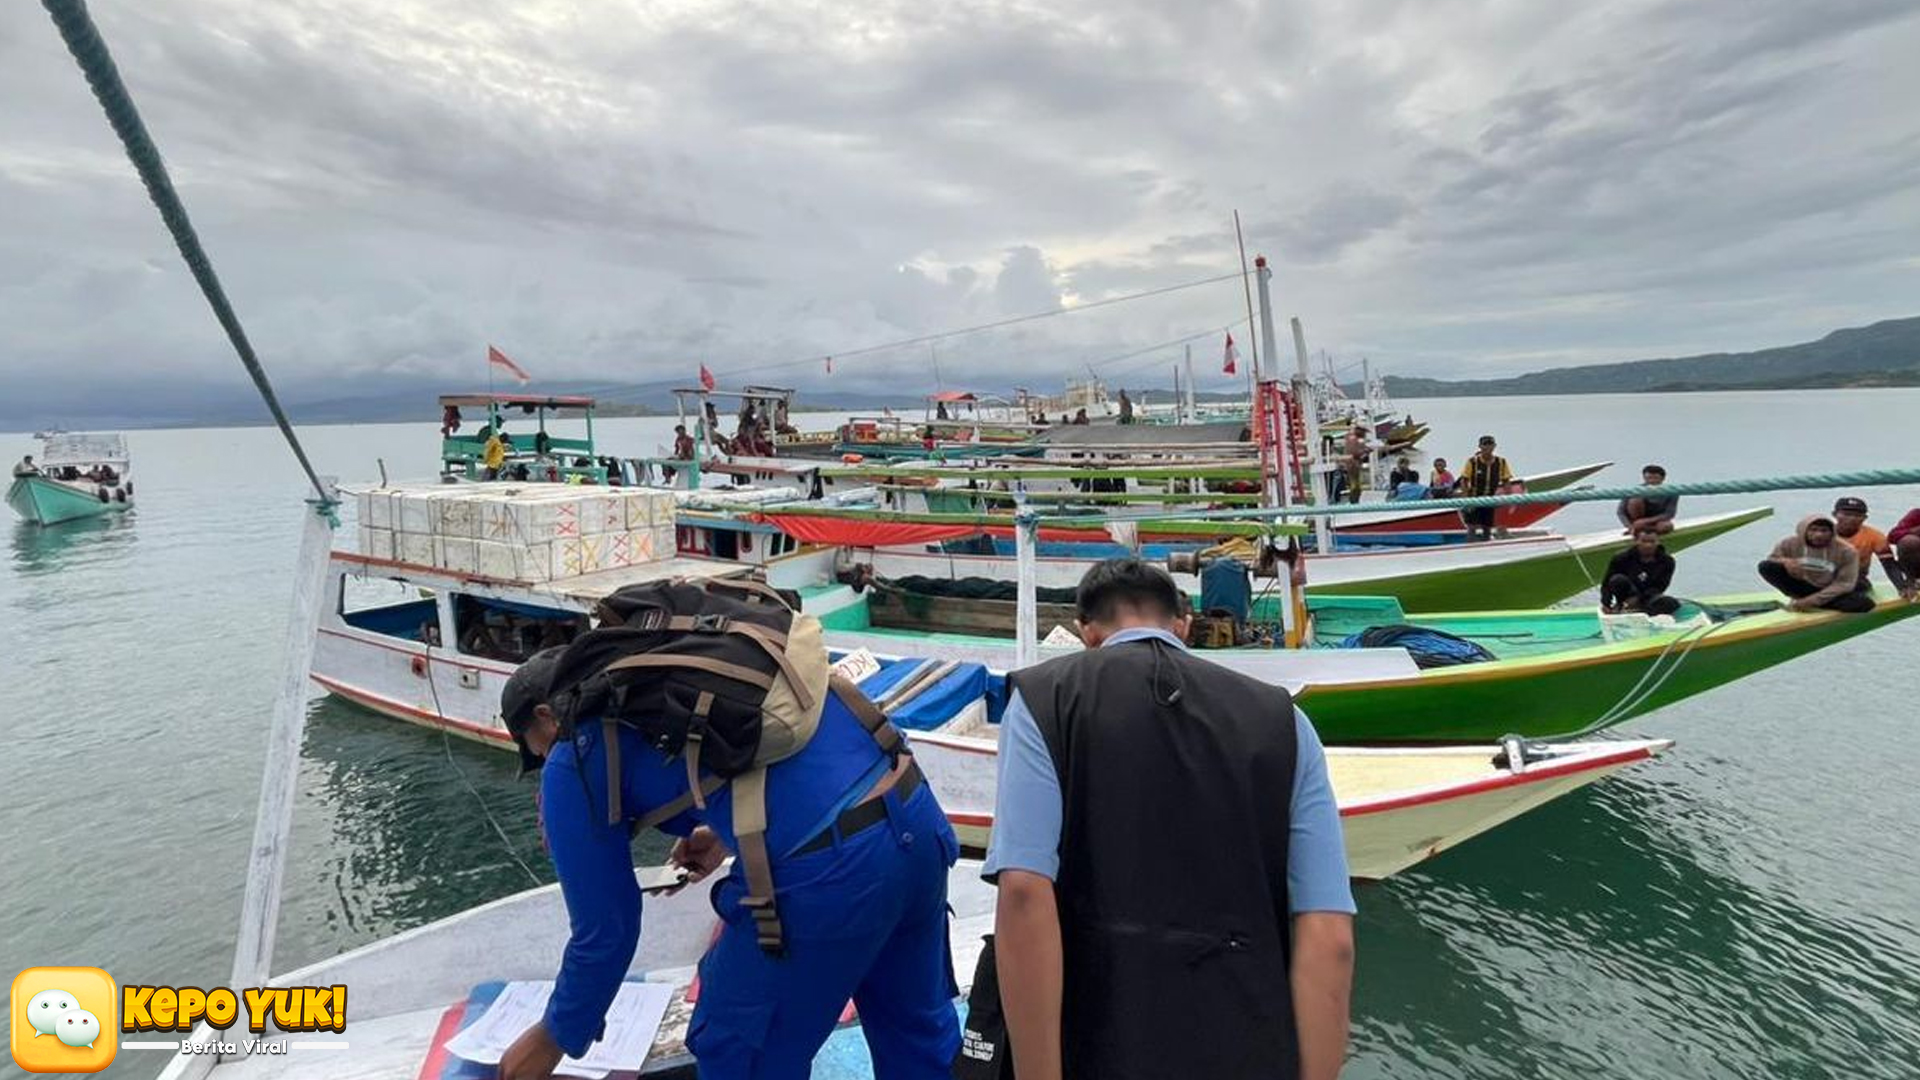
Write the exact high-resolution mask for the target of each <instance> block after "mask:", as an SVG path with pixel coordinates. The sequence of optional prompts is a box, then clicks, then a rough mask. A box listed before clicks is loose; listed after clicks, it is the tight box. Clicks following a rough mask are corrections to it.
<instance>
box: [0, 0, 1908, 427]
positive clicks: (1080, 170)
mask: <svg viewBox="0 0 1920 1080" xmlns="http://www.w3.org/2000/svg"><path fill="white" fill-rule="evenodd" d="M94 8H95V14H96V18H97V19H98V20H99V21H100V23H101V25H102V28H103V30H104V31H105V33H106V35H107V37H108V39H109V41H110V42H111V43H112V44H113V46H114V48H115V50H116V54H117V56H118V58H119V61H120V65H121V68H122V70H123V72H124V73H125V75H126V77H127V79H128V81H129V83H130V84H131V86H132V88H133V90H134V91H135V93H136V95H137V96H138V98H139V100H140V103H141V105H142V108H143V111H144V112H145V114H146V118H147V121H148V123H149V126H150V127H151V128H152V130H153V131H154V133H155V135H156V137H157V138H158V139H159V141H160V143H161V145H162V147H163V149H164V150H165V152H166V154H167V157H168V160H169V163H170V166H171V167H172V169H173V170H174V174H175V179H176V182H177V183H178V185H179V187H180V189H181V191H182V193H183V194H184V195H185V197H186V198H187V200H188V203H189V205H190V207H191V209H192V211H193V213H194V215H195V220H196V222H197V223H198V224H199V226H200V228H201V230H202V232H203V233H204V234H205V236H206V239H207V242H208V244H209V246H210V248H211V249H212V251H213V254H214V257H215V259H216V260H217V262H218V264H219V265H220V267H221V269H222V273H223V275H224V276H225V278H226V279H227V284H228V287H229V291H230V292H231V293H232V294H233V295H234V297H235V299H236V302H237V303H238V304H239V306H240V308H241V310H242V312H243V315H244V317H245V318H246V319H247V321H248V323H249V326H250V328H251V329H252V331H253V334H254V337H255V339H256V341H257V342H259V343H260V344H261V346H262V348H263V350H264V351H265V352H266V353H267V355H268V356H269V358H270V361H271V362H272V363H273V364H274V366H275V369H276V371H277V372H278V373H279V374H280V376H281V378H282V379H283V380H289V381H300V380H309V381H311V380H319V379H323V378H330V377H333V376H336V375H339V374H350V375H353V374H357V375H372V374H377V373H383V372H384V373H390V374H394V375H409V376H421V377H427V378H436V377H443V378H447V379H449V380H454V379H459V378H463V377H464V378H470V377H472V376H473V375H474V374H476V373H477V371H478V368H477V361H478V359H479V357H480V353H481V350H482V349H483V348H484V345H485V344H486V343H487V342H488V341H495V342H498V343H500V344H501V345H502V346H503V347H506V348H508V349H509V351H510V352H513V353H514V354H515V355H516V356H517V357H519V358H520V359H521V360H522V361H523V362H524V363H526V364H527V365H528V366H529V367H531V368H532V369H534V371H535V374H536V375H541V376H551V377H567V378H584V379H602V380H604V381H608V382H612V381H616V380H636V381H638V380H655V379H682V378H685V377H687V376H688V374H689V373H690V372H691V371H692V369H693V367H694V365H695V364H697V363H699V362H702V361H704V362H706V363H708V364H709V365H710V366H712V367H713V368H715V369H716V370H719V371H722V372H736V373H741V374H745V373H747V372H749V371H751V370H752V369H753V368H754V367H755V365H757V364H765V363H770V362H773V361H776V360H786V359H791V358H796V357H806V356H812V355H817V354H823V353H831V352H837V351H849V350H852V349H856V348H860V347H863V346H866V345H870V344H873V343H876V342H884V341H888V340H892V339H896V338H903V337H909V336H913V335H917V334H921V333H925V332H927V331H930V330H937V329H941V328H944V327H952V326H960V325H969V324H973V323H981V322H989V321H993V320H995V319H999V318H1003V317H1005V316H1007V315H1012V314H1021V313H1024V312H1026V311H1034V310H1044V309H1046V308H1049V307H1053V306H1056V305H1059V304H1063V303H1064V304H1068V305H1072V304H1076V303H1084V302H1086V301H1089V300H1096V299H1100V298H1102V297H1106V296H1112V295H1116V294H1120V293H1125V292H1131V291H1137V290H1142V289H1150V288H1154V287H1157V286H1161V285H1166V284H1170V283H1174V282H1179V281H1183V280H1192V279H1195V278H1199V277H1205V276H1211V275H1214V274H1220V273H1225V272H1228V271H1230V270H1232V269H1234V268H1235V267H1237V265H1238V254H1237V251H1236V249H1235V245H1234V238H1233V233H1232V226H1231V215H1232V212H1233V211H1234V210H1236V209H1237V210H1239V211H1240V212H1241V215H1242V218H1243V220H1244V221H1245V222H1246V224H1247V227H1248V244H1249V248H1250V254H1251V253H1254V252H1264V253H1266V254H1267V255H1268V256H1269V257H1270V258H1271V259H1272V260H1273V263H1274V266H1275V268H1276V280H1275V295H1276V298H1277V299H1278V302H1279V303H1280V304H1281V305H1282V307H1283V309H1284V310H1283V312H1282V314H1283V316H1284V315H1285V314H1292V313H1298V314H1300V315H1302V316H1303V317H1304V318H1305V320H1306V323H1307V326H1308V333H1309V338H1310V341H1311V343H1312V344H1313V346H1314V347H1316V348H1321V347H1324V348H1328V349H1331V350H1333V351H1335V352H1336V353H1341V354H1356V353H1360V352H1365V353H1367V354H1369V355H1371V356H1372V357H1373V358H1374V359H1375V361H1376V362H1377V363H1379V364H1380V365H1382V366H1384V367H1386V368H1387V369H1389V370H1393V371H1398V372H1404V373H1409V374H1411V373H1423V374H1425V373H1431V374H1443V375H1446V374H1453V375H1473V374H1482V373H1490V372H1503V371H1515V370H1522V369H1526V368H1537V367H1540V366H1544V365H1548V364H1555V363H1571V362H1579V361H1584V360H1598V359H1619V358H1628V357H1634V356H1640V355H1660V354H1672V353H1682V352H1694V351H1708V350H1716V349H1738V348H1744V347H1751V346H1759V345H1767V344H1774V343H1779V342H1784V341H1791V340H1799V339H1802V338H1805V337H1809V336H1814V335H1817V334H1819V333H1821V332H1823V331H1825V330H1826V329H1829V328H1831V327H1832V326H1834V325H1839V324H1844V323H1857V322H1864V321H1869V320H1871V319H1874V318H1880V317H1887V316H1893V315H1903V314H1912V313H1913V311H1912V307H1913V301H1912V297H1913V296H1915V295H1920V289H1916V287H1915V286H1916V284H1920V281H1916V277H1917V276H1920V263H1917V262H1916V260H1915V258H1914V257H1913V256H1912V254H1911V243H1910V238H1911V236H1912V235H1913V234H1914V231H1915V229H1916V227H1920V196H1917V195H1916V194H1915V192H1916V191H1920V183H1916V181H1920V130H1917V129H1920V124H1916V122H1915V121H1914V119H1913V118H1912V115H1911V114H1912V109H1911V103H1912V102H1913V101H1915V100H1920V73H1917V72H1916V69H1915V65H1913V64H1911V63H1910V62H1909V60H1908V58H1909V57H1910V56H1911V55H1913V53H1914V51H1915V49H1916V48H1920V17H1917V16H1916V9H1915V8H1914V6H1913V5H1912V4H1911V3H1908V2H1905V0H1901V2H1879V0H1874V2H1868V0H1838V2H1833V3H1821V4H1807V3H1801V2H1799V0H1759V2H1738V3H1736V2H1732V0H1667V2H1655V3H1642V4H1634V5H1631V6H1624V5H1616V6H1606V5H1601V6H1592V5H1588V6H1584V7H1577V8H1564V7H1561V6H1559V5H1486V4H1481V3H1470V2H1466V0H1420V2H1415V0H1364V2H1356V3H1350V4H1342V5H1323V4H1309V3H1305V2H1268V3H1239V4H1218V5H1203V6H1201V7H1200V8H1198V9H1196V8H1195V7H1194V6H1193V5H1167V4H1161V3H1150V2H1147V0H1106V2H1103V3H1100V4H1087V3H1078V2H1076V3H1071V4H1068V3H1061V4H1051V5H1046V6H1034V5H1030V4H1017V3H983V4H968V5H926V4H906V3H898V4H884V3H882V4H863V5H860V6H858V7H857V8H847V7H845V6H842V5H826V4H816V3H777V4H776V3H759V4H754V3H748V4H738V3H736V4H729V5H713V4H708V3H695V2H690V0H674V2H647V3H641V2H637V0H636V2H631V3H607V4H599V5H592V6H587V7H582V6H580V5H573V4H563V3H558V2H554V3H534V2H526V3H511V2H506V0H466V2H461V3H455V2H453V0H422V2H416V3H402V4H391V3H375V2H373V0H333V2H328V3H320V2H318V0H284V2H277V3H273V4H258V3H245V2H242V0H153V2H148V3H132V2H108V0H100V2H97V3H96V4H95V5H94ZM0 100H4V101H5V102H7V103H8V107H7V108H6V109H4V110H0V310H4V311H6V312H7V313H8V320H7V323H6V329H5V330H4V331H0V377H4V378H5V379H6V381H7V383H8V385H9V386H10V387H12V386H16V385H17V386H25V387H27V388H28V389H29V391H31V389H32V388H33V387H34V386H36V385H48V386H51V385H54V384H56V383H60V382H62V381H64V380H71V379H74V378H76V377H77V376H76V373H77V372H82V371H84V372H87V373H89V374H90V375H94V374H96V373H107V374H110V375H113V376H116V377H122V378H125V379H128V380H137V379H142V378H150V377H155V376H156V375H163V376H166V377H179V378H183V379H187V378H216V377H230V370H229V369H230V364H231V361H230V360H229V359H227V358H226V356H225V354H224V351H223V345H222V342H221V340H220V338H219V336H218V334H217V332H216V330H215V328H214V327H213V325H212V323H211V320H210V319H209V318H208V317H207V315H206V313H205V311H204V309H203V307H202V305H201V304H200V302H199V300H198V299H197V296H196V295H195V293H194V291H193V289H192V287H191V283H190V281H189V280H188V279H187V277H186V275H185V274H184V273H183V272H182V271H181V269H180V268H179V265H178V259H177V257H176V256H175V255H174V254H173V252H172V251H171V248H170V245H169V244H168V242H167V240H166V238H165V236H164V233H163V232H162V231H161V230H160V228H159V226H158V224H157V223H156V222H155V220H154V216H153V214H152V211H151V208H150V207H148V206H147V205H146V204H145V201H144V198H143V197H142V195H141V193H140V191H139V189H138V186H137V184H135V183H134V181H133V180H132V178H131V176H130V175H129V173H128V170H127V169H126V166H125V164H124V162H122V161H121V160H120V158H119V154H118V148H117V146H116V145H115V144H114V143H113V142H112V140H111V137H110V135H109V134H108V132H107V130H106V128H105V125H104V123H103V121H102V120H101V118H100V116H99V111H98V108H97V106H95V105H94V103H93V102H92V101H91V99H90V97H89V96H88V95H87V93H86V90H85V88H84V86H83V84H82V83H81V81H80V79H79V77H78V75H77V73H76V72H75V71H74V70H73V68H72V63H71V61H70V60H69V59H68V58H67V56H66V55H65V52H64V50H63V49H62V48H61V46H60V44H59V42H58V40H57V37H56V36H55V35H54V33H53V31H52V29H51V27H50V26H49V25H48V24H47V20H46V18H45V16H44V13H43V12H42V11H41V10H40V9H39V7H38V6H37V5H32V4H25V3H21V4H9V5H5V6H4V7H3V8H0ZM1242 317H1244V299H1243V296H1242V293H1241V291H1240V288H1239V285H1238V282H1228V283H1223V284H1221V285H1217V286H1213V287H1209V288H1205V289H1197V290H1191V291H1183V292H1176V293H1172V294H1169V295H1167V296H1163V297H1157V298H1155V299H1152V300H1148V301H1143V302H1141V303H1139V304H1136V305H1123V306H1119V307H1113V308H1103V309H1099V310H1095V311H1090V312H1088V313H1086V314H1084V315H1078V316H1073V317H1070V318H1065V319H1058V320H1050V321H1047V322H1042V323H1037V324H1023V325H1022V326H1019V327H1015V328H1009V329H1006V330H1001V331H995V332H992V333H988V334H981V335H976V336H973V337H969V338H965V339H962V340H959V341H954V342H950V343H945V344H943V345H942V346H941V355H942V356H943V357H948V358H952V359H953V362H952V363H951V364H949V363H948V362H947V361H946V360H943V362H942V363H943V374H944V375H946V376H947V377H948V379H949V380H950V381H951V380H952V379H953V378H955V377H956V374H955V373H956V372H964V373H965V376H966V378H968V379H969V380H971V381H975V382H977V383H979V384H980V385H981V386H982V388H1000V387H999V384H1000V383H1007V382H1011V381H1014V380H1020V381H1024V382H1027V383H1038V382H1040V381H1041V378H1040V377H1041V376H1042V375H1045V376H1047V377H1049V378H1053V379H1058V378H1060V377H1064V376H1065V375H1067V374H1070V373H1074V372H1078V371H1083V370H1084V368H1083V367H1082V365H1083V364H1087V363H1096V364H1101V363H1108V364H1110V366H1109V367H1108V368H1103V369H1102V370H1113V371H1128V370H1136V371H1141V372H1151V371H1154V370H1156V369H1157V366H1158V367H1164V363H1163V361H1166V360H1167V359H1168V358H1170V357H1172V356H1177V354H1178V349H1177V347H1170V348H1169V349H1168V350H1166V353H1165V356H1162V355H1160V354H1158V353H1154V354H1149V355H1145V356H1143V357H1140V358H1138V359H1135V358H1125V359H1120V360H1115V359H1113V358H1115V357H1124V356H1125V354H1128V353H1130V352H1137V351H1139V350H1140V349H1141V348H1142V347H1143V346H1147V345H1152V344H1155V343H1158V342H1170V341H1176V340H1178V339H1181V338H1183V337H1188V336H1192V335H1195V334H1200V333H1203V332H1204V333H1210V332H1211V330H1210V328H1216V327H1219V326H1221V325H1224V324H1225V323H1227V322H1230V321H1232V320H1234V319H1238V318H1242ZM1197 347H1198V346H1197ZM1205 347H1206V348H1207V349H1208V350H1212V349H1215V348H1217V345H1216V344H1215V343H1213V342H1212V341H1211V339H1210V338H1209V339H1208V343H1207V344H1206V346H1205ZM962 357H964V358H965V360H964V362H962V361H961V359H960V358H962ZM929 368H930V365H929V363H928V358H927V352H926V350H924V349H922V348H915V349H907V350H901V351H899V352H898V353H887V354H879V355H876V356H874V357H871V358H869V359H866V360H855V361H849V362H848V363H847V364H845V365H841V366H839V367H838V368H837V369H836V375H835V376H834V379H835V382H834V384H833V385H835V386H845V385H847V384H848V383H849V380H853V379H857V378H861V377H862V376H863V375H864V376H865V377H871V378H884V379H885V380H887V383H888V384H889V385H896V384H897V385H901V386H907V385H919V384H924V383H926V382H929V381H930V379H931V372H930V370H929ZM791 370H792V373H793V377H794V378H797V379H800V380H801V381H802V382H803V384H805V383H806V382H808V381H813V382H816V383H817V382H819V381H820V380H821V379H823V378H824V372H823V371H816V370H815V369H812V368H807V369H791Z"/></svg>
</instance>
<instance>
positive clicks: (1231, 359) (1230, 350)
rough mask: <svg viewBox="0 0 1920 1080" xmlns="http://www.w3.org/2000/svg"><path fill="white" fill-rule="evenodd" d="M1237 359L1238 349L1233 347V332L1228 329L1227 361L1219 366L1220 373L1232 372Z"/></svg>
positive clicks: (1238, 357)
mask: <svg viewBox="0 0 1920 1080" xmlns="http://www.w3.org/2000/svg"><path fill="white" fill-rule="evenodd" d="M1239 359H1240V350H1239V349H1236V348H1234V347H1233V333H1232V332H1231V331H1229V332H1228V333H1227V362H1226V363H1225V364H1224V365H1222V366H1221V368H1220V371H1221V373H1222V374H1225V375H1231V374H1233V373H1234V371H1235V370H1236V369H1235V367H1234V365H1235V364H1236V363H1237V362H1238V361H1239Z"/></svg>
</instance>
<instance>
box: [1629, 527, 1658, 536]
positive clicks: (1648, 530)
mask: <svg viewBox="0 0 1920 1080" xmlns="http://www.w3.org/2000/svg"><path fill="white" fill-rule="evenodd" d="M1643 536H1651V537H1653V538H1654V539H1655V540H1658V539H1660V530H1659V529H1656V528H1654V527H1653V526H1651V525H1642V526H1640V527H1639V528H1637V529H1635V530H1633V538H1634V539H1635V540H1638V539H1640V538H1641V537H1643Z"/></svg>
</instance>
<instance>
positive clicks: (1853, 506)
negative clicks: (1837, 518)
mask: <svg viewBox="0 0 1920 1080" xmlns="http://www.w3.org/2000/svg"><path fill="white" fill-rule="evenodd" d="M1848 511H1851V512H1853V513H1856V514H1864V513H1866V512H1867V500H1865V499H1863V498H1861V497H1860V496H1858V495H1842V496H1840V498H1838V499H1836V500H1834V504H1833V512H1834V513H1836V514H1844V513H1847V512H1848Z"/></svg>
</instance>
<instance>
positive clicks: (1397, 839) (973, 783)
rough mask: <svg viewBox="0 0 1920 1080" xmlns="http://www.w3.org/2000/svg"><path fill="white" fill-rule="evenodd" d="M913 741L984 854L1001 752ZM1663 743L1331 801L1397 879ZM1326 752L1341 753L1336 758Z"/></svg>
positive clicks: (918, 736)
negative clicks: (1457, 781)
mask: <svg viewBox="0 0 1920 1080" xmlns="http://www.w3.org/2000/svg"><path fill="white" fill-rule="evenodd" d="M911 740H912V744H913V751H914V757H915V759H916V760H918V761H919V762H920V765H921V768H922V769H923V770H924V772H925V773H926V775H927V777H928V778H929V780H930V782H931V783H932V784H933V788H934V791H935V793H936V794H937V795H939V797H940V805H941V806H942V807H944V808H945V809H946V811H947V818H948V820H950V821H951V822H953V826H954V832H955V834H956V835H957V836H958V837H959V838H960V843H961V845H962V846H963V847H966V848H970V849H974V850H985V849H986V847H987V844H988V842H989V841H990V840H991V839H992V834H993V807H994V803H995V794H996V791H997V777H996V771H997V770H996V765H997V762H998V758H999V755H998V753H997V752H996V750H995V745H994V743H993V742H991V741H988V740H983V739H977V738H976V739H970V738H952V737H947V736H943V735H940V734H937V733H915V734H914V735H913V736H912V737H911ZM1665 745H1666V744H1664V743H1660V742H1657V741H1635V742H1628V743H1621V744H1618V745H1617V747H1615V746H1609V747H1608V748H1607V749H1606V750H1604V751H1596V752H1594V753H1591V754H1581V755H1577V756H1573V757H1570V758H1569V759H1568V760H1565V761H1555V762H1549V763H1545V764H1541V765H1537V766H1535V767H1534V768H1533V769H1530V770H1528V771H1525V772H1520V773H1508V774H1504V775H1500V776H1497V777H1490V778H1488V779H1486V780H1483V781H1478V782H1474V783H1466V784H1459V785H1454V786H1450V787H1442V788H1433V789H1423V790H1413V791H1408V792H1405V793H1402V794H1399V795H1397V796H1395V797H1391V798H1384V799H1371V800H1365V799H1354V798H1352V797H1350V796H1344V795H1343V794H1342V793H1341V791H1340V779H1339V771H1338V770H1337V769H1336V770H1334V798H1335V800H1336V801H1337V802H1338V803H1339V804H1340V828H1341V833H1342V835H1343V837H1344V839H1345V841H1346V849H1347V869H1348V872H1349V873H1350V874H1351V875H1352V876H1354V877H1356V878H1366V879H1373V880H1378V879H1381V878H1387V877H1391V876H1393V875H1394V874H1398V873H1401V872H1403V871H1405V870H1407V869H1408V868H1409V867H1412V866H1415V865H1417V864H1419V863H1422V862H1425V861H1426V860H1428V859H1430V858H1433V857H1434V856H1435V855H1438V854H1440V853H1441V852H1443V851H1446V850H1448V849H1449V848H1452V847H1455V846H1457V845H1459V844H1461V843H1464V842H1466V841H1467V840H1470V839H1472V838H1474V837H1476V836H1479V835H1480V834H1482V833H1484V832H1487V831H1488V830H1490V829H1493V828H1495V827H1497V826H1499V825H1502V824H1504V823H1506V822H1508V821H1511V820H1513V819H1514V818H1516V817H1518V816H1520V815H1521V814H1524V813H1526V812H1528V811H1529V810H1533V809H1536V808H1537V807H1540V806H1542V805H1545V804H1546V803H1549V802H1552V801H1553V800H1554V799H1557V798H1560V797H1561V796H1563V795H1566V794H1569V793H1571V792H1573V791H1577V790H1579V789H1580V788H1583V787H1585V786H1587V785H1588V784H1591V783H1594V782H1595V781H1598V780H1601V779H1604V778H1605V777H1608V776H1611V775H1613V774H1614V773H1616V772H1618V771H1620V770H1621V769H1624V768H1626V767H1627V766H1629V765H1632V764H1635V763H1636V762H1641V761H1645V760H1647V759H1648V758H1649V757H1651V756H1653V754H1654V753H1656V752H1658V751H1659V750H1660V749H1663V748H1664V746H1665ZM1365 752H1366V751H1361V753H1365ZM1489 752H1490V751H1489ZM1330 753H1332V754H1334V755H1335V756H1337V755H1338V754H1339V753H1340V751H1338V750H1333V751H1330Z"/></svg>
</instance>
